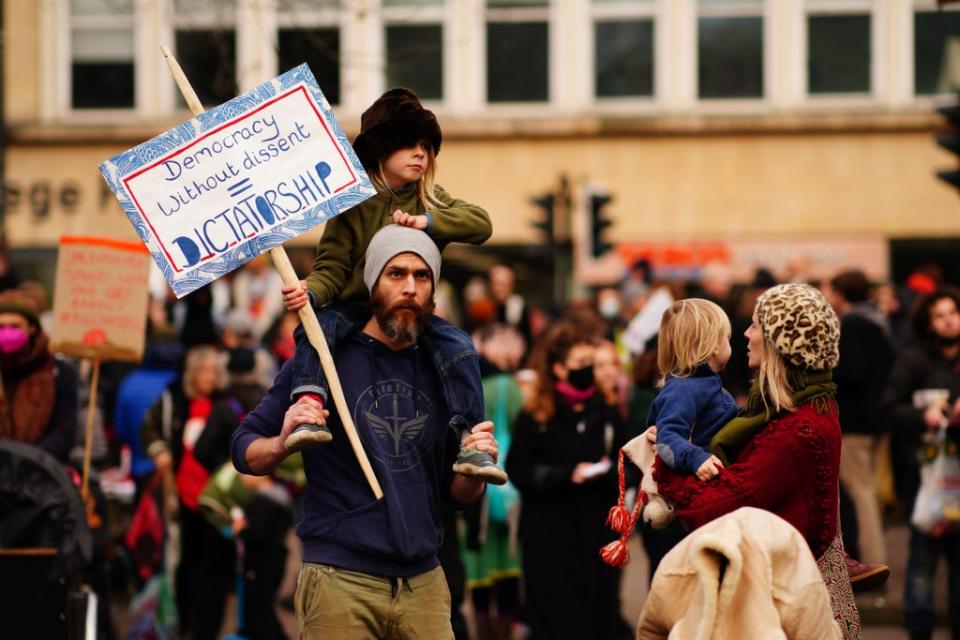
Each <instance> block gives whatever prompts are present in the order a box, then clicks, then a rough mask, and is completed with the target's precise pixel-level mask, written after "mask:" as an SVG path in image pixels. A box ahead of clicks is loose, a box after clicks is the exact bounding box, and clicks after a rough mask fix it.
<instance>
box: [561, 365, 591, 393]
mask: <svg viewBox="0 0 960 640" xmlns="http://www.w3.org/2000/svg"><path fill="white" fill-rule="evenodd" d="M567 382H569V383H570V386H571V387H573V388H575V389H580V390H581V391H585V390H587V389H589V388H590V387H592V386H593V365H592V364H588V365H587V366H585V367H580V368H579V369H570V371H569V372H568V373H567Z"/></svg>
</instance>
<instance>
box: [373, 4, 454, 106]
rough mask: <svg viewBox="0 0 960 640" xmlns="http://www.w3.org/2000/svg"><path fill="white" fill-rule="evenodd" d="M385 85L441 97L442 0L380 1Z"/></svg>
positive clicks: (442, 55)
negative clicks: (381, 3) (381, 2)
mask: <svg viewBox="0 0 960 640" xmlns="http://www.w3.org/2000/svg"><path fill="white" fill-rule="evenodd" d="M382 1H383V51H384V65H383V69H384V78H383V81H384V84H385V86H386V87H388V88H389V87H406V88H408V89H411V90H413V91H414V92H415V93H416V94H417V95H418V96H420V98H422V99H424V100H443V64H444V50H443V29H444V25H443V22H444V19H445V12H444V0H382Z"/></svg>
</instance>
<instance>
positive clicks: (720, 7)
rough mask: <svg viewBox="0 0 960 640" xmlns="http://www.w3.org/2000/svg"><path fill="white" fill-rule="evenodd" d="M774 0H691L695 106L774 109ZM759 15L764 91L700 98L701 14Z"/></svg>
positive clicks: (713, 110)
mask: <svg viewBox="0 0 960 640" xmlns="http://www.w3.org/2000/svg"><path fill="white" fill-rule="evenodd" d="M773 1H775V0H762V1H760V2H750V1H745V0H729V1H724V2H716V3H710V4H701V3H700V2H699V1H698V0H692V2H693V7H692V9H693V10H692V14H693V15H692V16H691V19H692V21H693V27H692V29H691V33H692V41H691V42H690V44H689V46H690V48H691V49H692V52H693V55H692V57H691V60H692V64H693V69H692V72H691V73H692V77H691V82H692V83H693V87H692V96H693V101H694V104H695V105H696V108H697V109H698V110H700V111H702V112H703V113H705V114H727V113H734V114H748V115H753V114H763V113H768V112H770V111H772V110H773V105H774V101H773V99H772V92H773V86H774V85H773V75H774V74H773V66H774V65H773V60H774V53H775V52H774V47H773V38H774V34H773V32H772V26H773V25H772V20H771V4H772V2H773ZM757 17H758V18H760V21H761V22H760V25H761V27H760V33H761V36H762V37H763V46H762V47H761V55H760V65H761V68H760V77H761V78H762V82H763V92H762V94H761V95H760V96H759V97H756V98H701V97H700V79H699V75H700V71H699V69H700V67H699V64H700V18H757Z"/></svg>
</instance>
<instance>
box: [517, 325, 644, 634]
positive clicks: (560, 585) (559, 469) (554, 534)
mask: <svg viewBox="0 0 960 640" xmlns="http://www.w3.org/2000/svg"><path fill="white" fill-rule="evenodd" d="M595 350H596V347H595V343H594V341H593V339H592V338H590V337H588V336H585V335H582V334H580V333H579V332H578V331H577V330H576V329H575V328H574V327H573V326H572V325H569V324H567V323H558V324H556V325H553V327H551V329H549V330H548V331H547V333H546V334H545V335H544V336H543V338H542V339H541V342H540V344H539V345H538V346H537V348H536V349H535V351H534V359H535V360H536V369H537V372H538V375H539V378H540V384H539V388H538V392H537V395H536V396H535V397H534V399H533V401H532V402H531V403H530V405H529V406H528V407H526V408H524V410H523V411H521V412H520V413H519V414H518V415H517V418H516V420H515V422H514V425H513V441H512V444H511V447H510V452H509V454H508V456H507V472H508V474H509V475H510V478H511V480H512V481H513V483H514V484H515V485H516V487H517V489H518V490H519V491H520V503H521V512H520V542H521V557H522V558H523V575H524V580H525V586H526V595H527V623H528V624H529V626H530V630H531V636H532V637H534V638H559V639H562V638H577V639H596V640H600V639H608V638H629V637H632V632H631V631H630V629H629V628H628V627H627V626H626V623H624V621H623V619H622V618H621V616H620V600H619V586H620V571H619V570H618V569H615V568H613V567H610V566H607V565H605V564H603V562H602V561H601V559H600V555H599V553H598V550H599V549H600V548H601V547H602V546H604V545H605V544H607V543H609V542H611V541H612V540H613V539H614V538H615V537H616V535H615V534H614V533H613V532H611V531H610V530H609V529H607V528H606V527H605V525H604V520H605V518H606V515H607V508H608V507H609V504H608V502H607V501H609V500H611V499H615V498H616V496H617V476H616V473H615V472H613V471H611V464H610V457H611V456H612V455H613V453H614V452H616V451H617V450H618V449H619V447H620V445H621V444H622V443H623V441H624V430H623V424H622V421H621V419H620V415H619V413H618V412H617V409H616V407H611V406H610V405H608V404H607V403H606V401H605V400H604V397H603V395H602V394H601V393H599V392H598V391H597V388H596V386H595V384H594V374H593V359H594V354H595Z"/></svg>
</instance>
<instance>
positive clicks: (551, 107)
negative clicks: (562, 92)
mask: <svg viewBox="0 0 960 640" xmlns="http://www.w3.org/2000/svg"><path fill="white" fill-rule="evenodd" d="M448 1H449V0H448ZM480 2H482V9H481V12H482V13H481V20H480V22H481V29H480V30H479V32H480V42H478V43H477V44H478V45H479V46H480V49H481V51H482V54H481V56H480V60H481V67H480V73H479V81H480V83H481V89H480V96H481V107H482V108H483V109H484V110H485V111H486V112H487V113H488V114H490V115H504V114H506V113H509V114H512V115H520V116H527V115H529V116H535V115H537V114H540V115H542V114H543V113H544V109H546V110H547V111H548V112H554V111H556V110H557V105H558V95H557V86H556V85H557V83H556V71H555V70H556V69H557V68H558V64H557V56H556V52H557V44H556V41H557V33H556V23H557V13H558V11H561V10H562V7H561V6H560V5H559V4H558V2H557V0H547V4H546V5H545V6H542V7H496V8H489V7H488V6H487V3H486V0H480ZM569 6H571V5H569V4H568V8H569ZM491 22H499V23H522V22H543V23H544V24H545V25H546V28H547V97H546V98H545V99H544V100H537V101H526V100H517V101H498V102H491V101H490V95H489V93H490V92H489V88H490V78H489V73H490V70H489V68H488V66H487V59H488V57H489V52H488V51H487V34H488V31H489V25H490V23H491Z"/></svg>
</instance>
